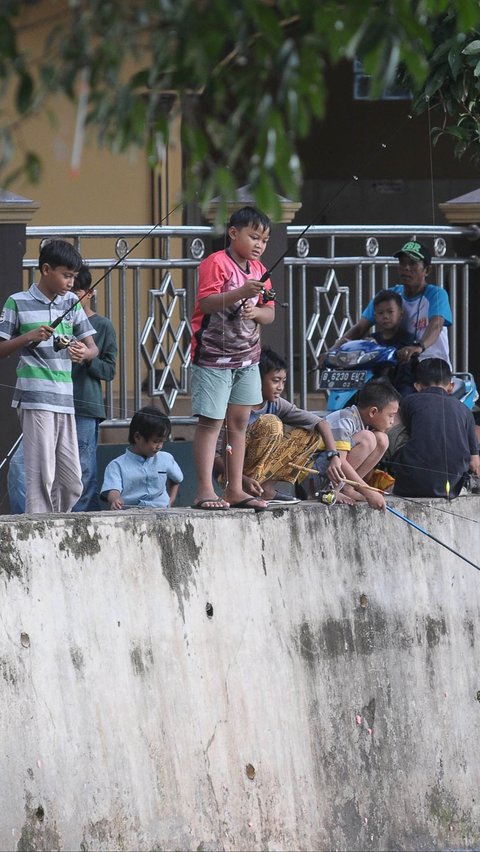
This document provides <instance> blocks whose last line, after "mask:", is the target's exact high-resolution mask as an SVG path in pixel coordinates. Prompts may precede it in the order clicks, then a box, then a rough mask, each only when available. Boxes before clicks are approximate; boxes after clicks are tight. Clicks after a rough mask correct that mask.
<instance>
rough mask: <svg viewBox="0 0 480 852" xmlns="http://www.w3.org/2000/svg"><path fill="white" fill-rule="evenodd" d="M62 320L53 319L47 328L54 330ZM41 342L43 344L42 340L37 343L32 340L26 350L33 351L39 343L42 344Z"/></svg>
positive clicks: (59, 318)
mask: <svg viewBox="0 0 480 852" xmlns="http://www.w3.org/2000/svg"><path fill="white" fill-rule="evenodd" d="M62 319H63V317H57V319H54V320H53V322H51V323H50V326H49V327H50V328H56V327H57V325H60V323H61V321H62ZM43 342H44V341H43V340H37V341H33V340H32V342H31V343H29V344H28V348H29V349H30V351H33V350H34V349H36V348H37V346H39V345H40V343H43Z"/></svg>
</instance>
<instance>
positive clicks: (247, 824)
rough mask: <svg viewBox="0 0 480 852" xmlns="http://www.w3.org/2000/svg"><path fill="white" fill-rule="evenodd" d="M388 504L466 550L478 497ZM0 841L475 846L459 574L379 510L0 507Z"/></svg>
mask: <svg viewBox="0 0 480 852" xmlns="http://www.w3.org/2000/svg"><path fill="white" fill-rule="evenodd" d="M396 506H397V508H398V509H399V510H400V511H401V512H404V513H405V514H407V515H408V516H409V517H411V518H412V519H413V520H414V521H415V522H416V523H417V524H420V525H421V526H423V527H424V528H426V529H427V530H428V531H429V532H430V533H431V534H433V535H435V536H436V537H437V538H439V539H440V540H442V541H444V542H446V543H447V544H448V545H449V546H450V547H453V548H454V549H457V550H458V551H459V552H461V553H463V554H464V556H466V557H467V558H469V559H471V560H473V561H475V560H476V559H478V553H479V552H480V533H479V532H478V530H479V526H478V523H477V514H478V498H477V497H466V498H462V499H460V500H458V501H456V502H455V503H454V504H453V507H450V506H449V505H448V504H447V503H445V502H440V501H438V502H437V503H435V502H433V503H430V504H429V505H423V504H422V503H417V504H416V505H415V504H413V503H412V502H409V503H408V504H406V503H405V504H404V503H402V501H397V502H396ZM0 542H1V547H0V554H1V555H0V595H1V610H0V611H1V613H2V617H1V631H0V674H1V676H2V683H3V686H2V689H1V690H0V713H1V718H2V726H1V732H0V773H1V777H2V781H3V784H2V804H1V807H0V848H1V849H3V850H11V849H19V850H26V849H37V850H56V849H83V850H109V849H139V850H151V849H164V850H174V849H182V850H221V849H224V850H257V849H258V850H262V849H282V850H298V849H303V850H331V849H338V850H351V849H371V850H384V849H405V850H407V849H412V850H413V849H415V850H418V849H447V848H448V849H464V848H476V847H478V845H479V844H480V830H479V826H480V813H479V805H478V796H477V795H476V788H477V786H478V764H479V758H480V746H479V738H478V715H479V712H480V709H479V706H480V705H479V689H480V684H479V680H478V652H479V641H480V640H479V627H478V625H479V608H480V586H479V583H478V573H477V571H475V569H474V568H473V567H472V566H470V565H467V564H466V563H465V562H463V561H462V560H461V559H460V558H458V556H455V555H454V554H452V553H450V552H449V551H447V550H445V549H444V548H442V547H441V546H440V545H438V544H436V543H435V542H434V541H432V540H431V539H429V538H427V537H426V536H424V535H421V534H420V533H418V532H417V531H416V530H414V529H412V528H411V527H410V526H408V525H407V524H406V523H404V522H403V521H402V520H400V519H399V518H397V517H395V516H393V515H392V514H390V513H387V514H384V513H380V512H374V511H372V510H369V509H367V508H359V507H357V508H355V509H353V508H350V507H341V506H336V507H333V508H327V507H324V506H322V505H320V504H315V503H311V504H303V505H302V506H300V507H297V508H295V509H291V510H281V509H279V510H276V511H275V512H265V513H262V514H259V515H255V514H254V513H253V512H249V511H247V512H245V511H243V512H242V511H234V510H231V511H228V512H217V513H212V514H208V513H206V512H203V513H202V512H200V511H198V512H196V513H192V512H191V511H190V510H183V509H173V510H167V511H163V512H161V511H159V512H148V511H143V512H142V511H136V512H135V511H126V512H121V513H120V512H118V513H104V514H102V515H98V516H96V515H76V516H63V517H62V516H57V517H46V516H45V517H43V516H37V517H36V518H28V517H24V518H22V519H19V520H17V521H15V522H14V523H12V522H11V519H10V518H2V519H0Z"/></svg>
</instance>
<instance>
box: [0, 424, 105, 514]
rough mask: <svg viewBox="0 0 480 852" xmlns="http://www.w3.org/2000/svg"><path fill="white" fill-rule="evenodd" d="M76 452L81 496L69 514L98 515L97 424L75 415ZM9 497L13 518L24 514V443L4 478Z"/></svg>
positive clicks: (21, 444)
mask: <svg viewBox="0 0 480 852" xmlns="http://www.w3.org/2000/svg"><path fill="white" fill-rule="evenodd" d="M75 422H76V425H77V440H78V451H79V455H80V465H81V468H82V482H83V493H82V496H81V497H80V500H78V502H77V503H76V504H75V506H74V507H73V509H72V512H98V511H100V509H101V506H100V500H99V497H98V493H97V441H98V420H95V418H94V417H81V416H79V415H75ZM7 488H8V497H9V500H10V511H11V513H12V515H22V514H23V513H24V512H25V468H24V462H23V441H20V443H19V445H18V447H17V449H16V450H15V452H14V454H13V456H12V457H11V458H10V463H9V466H8V474H7Z"/></svg>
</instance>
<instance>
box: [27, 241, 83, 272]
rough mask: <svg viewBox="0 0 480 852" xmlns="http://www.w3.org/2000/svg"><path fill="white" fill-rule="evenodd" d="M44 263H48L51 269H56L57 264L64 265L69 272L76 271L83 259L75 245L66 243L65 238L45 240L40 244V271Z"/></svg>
mask: <svg viewBox="0 0 480 852" xmlns="http://www.w3.org/2000/svg"><path fill="white" fill-rule="evenodd" d="M44 263H48V265H49V266H51V267H52V269H56V267H57V266H64V267H65V268H66V269H68V270H69V272H78V270H79V269H80V267H81V265H82V263H83V260H82V256H81V254H80V252H78V251H77V249H76V248H75V246H72V244H71V243H67V242H66V240H46V241H45V242H44V243H42V245H41V248H40V255H39V258H38V268H39V270H40V272H41V271H42V266H43V264H44Z"/></svg>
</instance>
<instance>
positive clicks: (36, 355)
mask: <svg viewBox="0 0 480 852" xmlns="http://www.w3.org/2000/svg"><path fill="white" fill-rule="evenodd" d="M81 265H82V258H81V256H80V254H79V252H78V251H77V250H76V249H75V248H74V247H73V246H72V245H71V244H70V243H68V242H65V241H64V240H49V241H48V242H45V243H44V244H43V245H42V247H41V250H40V256H39V261H38V267H39V270H40V279H39V282H38V284H32V286H31V287H30V288H29V289H28V290H27V291H22V292H19V293H14V294H13V295H12V296H9V297H8V299H7V301H6V303H5V306H4V308H3V311H2V313H1V314H0V358H7V357H8V356H9V355H12V354H13V353H15V352H18V353H19V362H18V366H17V383H16V386H15V392H14V395H13V402H12V405H13V407H14V408H17V410H18V414H19V417H20V422H21V425H22V430H23V442H24V453H25V477H26V511H27V513H28V514H32V513H37V512H70V511H71V509H72V506H74V505H75V503H76V502H77V500H78V498H79V497H80V495H81V493H82V473H81V468H80V462H79V459H78V446H77V436H76V430H75V411H74V405H73V386H72V377H71V372H72V362H75V363H83V362H85V361H89V360H91V359H92V358H95V356H96V355H97V354H98V350H97V347H96V346H95V343H94V341H93V335H94V334H95V330H94V329H93V328H92V326H91V324H90V322H89V321H88V319H87V317H86V315H85V312H84V310H83V308H82V306H81V304H80V303H79V301H78V299H77V297H76V296H75V295H74V294H73V293H71V292H70V291H71V289H72V286H73V282H74V280H75V276H76V274H77V272H78V270H79V269H80V267H81ZM69 308H70V310H69ZM67 311H68V313H66V312H67ZM63 314H65V316H64V317H63V319H62V322H61V323H60V324H59V325H58V326H57V327H56V328H52V323H53V322H54V320H56V319H57V318H59V317H61V316H63ZM59 338H66V339H67V340H68V338H71V340H70V342H69V343H68V345H67V346H65V347H64V348H61V347H60V348H59V346H58V343H59ZM60 342H61V341H60ZM64 342H66V341H64Z"/></svg>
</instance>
